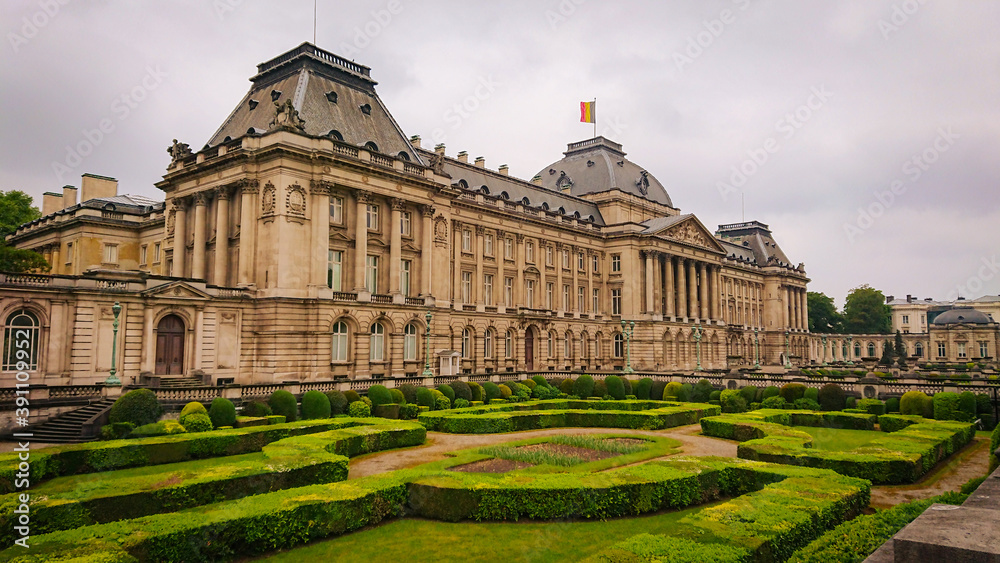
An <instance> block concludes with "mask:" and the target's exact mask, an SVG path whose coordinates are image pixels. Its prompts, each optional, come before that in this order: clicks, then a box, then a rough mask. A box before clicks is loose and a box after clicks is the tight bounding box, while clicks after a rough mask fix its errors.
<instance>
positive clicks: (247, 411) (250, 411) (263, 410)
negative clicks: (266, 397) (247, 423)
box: [243, 401, 274, 417]
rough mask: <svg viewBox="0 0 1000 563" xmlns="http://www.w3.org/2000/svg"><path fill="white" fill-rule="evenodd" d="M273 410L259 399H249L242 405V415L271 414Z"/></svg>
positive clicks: (257, 415) (260, 415) (259, 415)
mask: <svg viewBox="0 0 1000 563" xmlns="http://www.w3.org/2000/svg"><path fill="white" fill-rule="evenodd" d="M272 414H274V412H273V411H272V410H271V407H269V406H267V403H264V402H261V401H250V402H249V403H247V404H245V405H243V416H252V417H262V416H271V415H272Z"/></svg>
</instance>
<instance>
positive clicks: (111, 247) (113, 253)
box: [104, 243, 118, 264]
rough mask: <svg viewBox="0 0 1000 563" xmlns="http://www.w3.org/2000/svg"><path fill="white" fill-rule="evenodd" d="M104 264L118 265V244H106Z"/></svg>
mask: <svg viewBox="0 0 1000 563" xmlns="http://www.w3.org/2000/svg"><path fill="white" fill-rule="evenodd" d="M104 263H105V264H117V263H118V245H117V244H109V243H105V244H104Z"/></svg>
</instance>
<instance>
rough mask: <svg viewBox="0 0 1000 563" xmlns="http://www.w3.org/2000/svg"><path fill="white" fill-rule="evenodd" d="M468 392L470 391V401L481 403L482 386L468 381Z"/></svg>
mask: <svg viewBox="0 0 1000 563" xmlns="http://www.w3.org/2000/svg"><path fill="white" fill-rule="evenodd" d="M469 390H470V391H472V400H473V401H482V400H483V386H482V385H480V384H478V383H476V382H475V381H470V382H469Z"/></svg>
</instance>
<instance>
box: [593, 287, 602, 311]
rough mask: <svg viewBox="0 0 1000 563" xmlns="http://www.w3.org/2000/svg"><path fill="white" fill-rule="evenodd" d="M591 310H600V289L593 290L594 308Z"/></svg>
mask: <svg viewBox="0 0 1000 563" xmlns="http://www.w3.org/2000/svg"><path fill="white" fill-rule="evenodd" d="M592 311H593V312H595V313H599V312H601V290H599V289H595V290H594V308H593V309H592Z"/></svg>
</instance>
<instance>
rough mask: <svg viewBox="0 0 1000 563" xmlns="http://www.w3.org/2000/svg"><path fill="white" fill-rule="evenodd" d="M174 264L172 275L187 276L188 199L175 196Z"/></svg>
mask: <svg viewBox="0 0 1000 563" xmlns="http://www.w3.org/2000/svg"><path fill="white" fill-rule="evenodd" d="M173 205H174V257H173V260H174V264H173V268H172V270H171V271H170V275H172V276H174V277H177V278H183V277H186V275H185V272H184V262H185V260H184V258H185V256H184V255H185V254H186V251H187V232H186V231H185V227H186V226H187V207H188V206H187V201H186V200H185V199H183V198H174V201H173Z"/></svg>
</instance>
